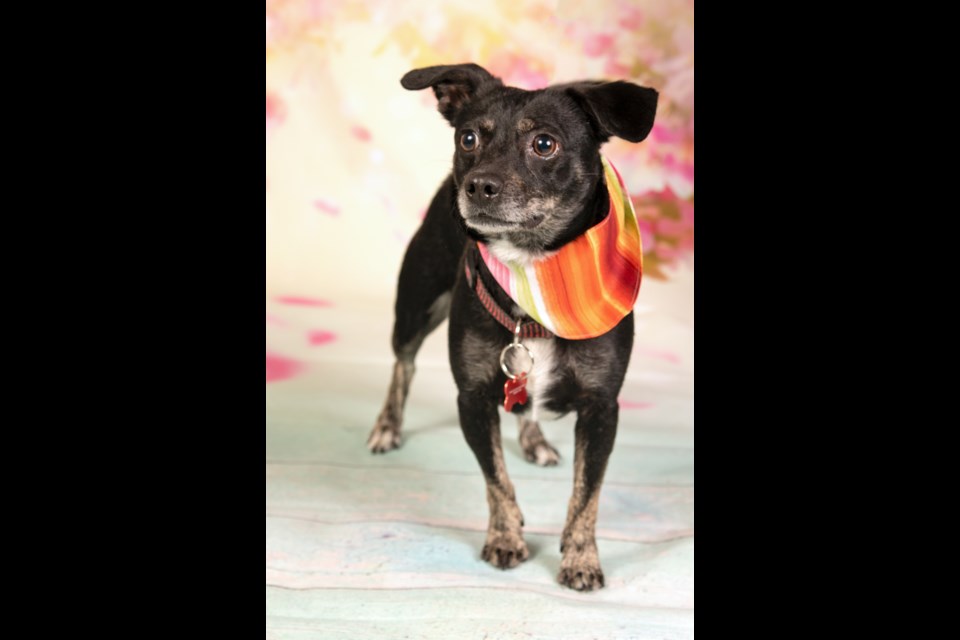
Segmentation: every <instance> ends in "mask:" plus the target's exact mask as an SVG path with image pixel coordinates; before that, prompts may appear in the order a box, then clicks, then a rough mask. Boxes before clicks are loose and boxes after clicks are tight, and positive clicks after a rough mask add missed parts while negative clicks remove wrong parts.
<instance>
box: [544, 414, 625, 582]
mask: <svg viewBox="0 0 960 640" xmlns="http://www.w3.org/2000/svg"><path fill="white" fill-rule="evenodd" d="M618 411H619V408H618V406H617V400H616V398H612V399H609V398H608V399H596V400H592V401H591V402H589V403H588V404H586V405H585V406H583V407H582V408H580V409H579V410H578V412H577V426H576V451H575V452H574V460H573V469H574V476H573V496H571V498H570V506H569V508H568V511H567V524H566V526H565V527H564V529H563V537H562V539H561V542H560V551H561V552H562V553H563V560H562V561H561V562H560V575H558V576H557V580H558V581H559V582H560V584H562V585H564V586H565V587H570V588H571V589H577V590H578V591H592V590H593V589H599V588H601V587H602V586H603V570H601V568H600V557H599V556H598V555H597V540H596V527H597V506H598V504H599V501H600V484H601V483H602V482H603V474H604V472H605V471H606V468H607V459H608V458H609V457H610V452H611V451H612V450H613V441H614V439H615V438H616V435H617V418H618Z"/></svg>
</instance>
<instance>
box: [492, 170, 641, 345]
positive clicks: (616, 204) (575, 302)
mask: <svg viewBox="0 0 960 640" xmlns="http://www.w3.org/2000/svg"><path fill="white" fill-rule="evenodd" d="M601 160H602V161H603V169H604V176H605V178H606V183H607V189H608V191H609V192H610V213H609V214H608V215H607V217H606V218H604V219H603V220H601V221H600V223H599V224H597V225H595V226H593V227H591V228H590V229H588V230H587V232H586V233H585V234H583V235H582V236H579V237H577V238H576V239H575V240H573V241H572V242H570V243H568V244H566V245H564V246H563V247H561V248H560V250H559V251H557V252H556V253H555V254H553V255H552V256H550V257H547V258H544V259H543V260H537V261H535V262H531V263H528V264H520V263H517V262H508V263H506V264H504V263H502V262H500V261H499V260H497V259H496V258H495V257H493V255H492V254H491V253H490V252H489V251H488V250H487V247H486V246H485V245H484V244H483V243H477V244H478V246H479V247H480V255H481V257H482V258H483V261H484V263H485V264H486V265H487V268H488V269H489V270H490V273H491V274H493V277H494V279H496V281H497V282H498V283H499V284H500V286H501V287H503V290H504V291H506V292H507V293H509V294H510V297H511V298H513V300H514V302H516V303H517V304H518V305H519V306H520V308H521V309H523V310H524V311H526V312H527V314H529V315H530V317H532V318H533V319H534V320H536V321H537V322H539V323H540V324H542V325H543V326H544V327H546V328H547V329H549V330H550V331H552V332H553V333H555V334H556V335H558V336H560V337H561V338H567V339H568V340H582V339H584V338H595V337H597V336H600V335H603V334H605V333H606V332H608V331H610V330H611V329H613V328H614V327H615V326H617V324H618V323H619V322H620V321H621V320H623V318H624V317H626V315H627V314H628V313H630V311H632V310H633V303H634V302H636V300H637V293H638V292H639V291H640V278H641V276H642V274H643V251H642V249H641V247H640V229H639V227H638V226H637V215H636V213H634V211H633V205H632V204H631V202H630V196H629V195H628V194H627V189H626V187H624V185H623V179H621V178H620V174H619V173H618V172H617V170H616V169H615V168H614V167H613V165H612V164H610V162H609V161H608V160H607V159H606V158H603V157H601Z"/></svg>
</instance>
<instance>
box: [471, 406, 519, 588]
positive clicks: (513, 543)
mask: <svg viewBox="0 0 960 640" xmlns="http://www.w3.org/2000/svg"><path fill="white" fill-rule="evenodd" d="M457 405H458V407H459V410H460V426H461V427H462V428H463V434H464V436H465V437H466V439H467V443H468V444H469V445H470V448H471V449H473V454H474V455H475V456H476V457H477V462H479V463H480V469H481V471H483V477H484V479H485V480H486V481H487V502H488V503H489V505H490V523H489V525H488V527H487V541H486V544H485V545H484V546H483V553H482V554H481V556H482V557H483V559H484V560H486V561H487V562H489V563H490V564H492V565H493V566H495V567H499V568H500V569H512V568H513V567H516V566H517V565H519V564H520V563H521V562H523V561H524V560H526V559H527V558H528V557H529V556H530V552H529V551H528V550H527V543H526V542H524V540H523V531H522V527H523V514H521V513H520V507H519V506H517V500H516V497H515V495H514V491H513V483H512V482H510V478H509V477H508V476H507V469H506V467H505V466H504V464H503V450H502V449H501V446H500V416H499V414H498V413H497V405H496V404H495V403H493V402H491V401H490V399H489V398H486V397H484V395H482V394H478V393H469V392H464V391H461V392H460V394H459V396H458V397H457Z"/></svg>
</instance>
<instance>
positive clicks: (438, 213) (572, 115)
mask: <svg viewBox="0 0 960 640" xmlns="http://www.w3.org/2000/svg"><path fill="white" fill-rule="evenodd" d="M401 84H402V85H403V86H404V88H406V89H411V90H419V89H425V88H427V87H432V88H433V91H434V93H435V94H436V96H437V98H438V100H439V104H438V109H439V111H440V113H441V114H443V116H444V117H445V118H446V119H447V120H448V121H449V122H450V124H452V125H453V127H454V129H455V131H456V133H455V138H454V142H455V145H456V151H455V154H454V158H453V173H452V175H450V176H449V177H448V178H447V180H446V181H445V182H444V183H443V185H442V186H441V187H440V190H439V191H438V192H437V194H436V196H434V198H433V202H432V203H431V205H430V209H429V211H428V212H427V215H426V218H425V219H424V221H423V224H422V226H421V227H420V229H419V230H418V231H417V233H416V235H415V236H414V237H413V240H412V241H411V242H410V246H409V247H408V249H407V252H406V255H405V257H404V259H403V267H402V268H401V271H400V279H399V284H398V290H397V301H396V320H395V324H394V327H393V350H394V353H395V354H396V357H397V361H396V365H395V366H394V372H393V380H392V382H391V384H390V390H389V392H388V395H387V400H386V404H385V406H384V408H383V411H382V413H381V414H380V417H379V418H378V420H377V424H376V426H375V427H374V429H373V432H372V433H371V434H370V438H369V441H368V446H369V448H370V449H371V451H373V452H375V453H383V452H386V451H389V450H391V449H394V448H396V447H398V446H399V445H400V426H401V422H402V418H403V407H404V403H405V401H406V397H407V391H408V389H409V385H410V380H411V378H412V377H413V373H414V358H415V356H416V354H417V351H418V350H419V348H420V345H421V344H422V343H423V340H424V338H425V337H426V336H427V335H428V334H429V333H430V332H431V331H433V329H435V328H436V327H437V326H438V325H439V324H440V323H441V322H442V321H443V320H444V319H445V318H447V317H448V315H449V318H450V329H449V338H450V342H449V351H450V364H451V367H452V369H453V375H454V378H455V380H456V383H457V388H458V389H459V396H458V398H457V405H458V408H459V412H460V425H461V427H462V429H463V433H464V436H465V437H466V440H467V442H468V443H469V445H470V447H471V449H473V452H474V454H475V455H476V457H477V461H478V462H479V463H480V468H481V470H482V471H483V475H484V477H485V479H486V482H487V499H488V502H489V506H490V522H489V528H488V532H487V540H486V545H485V546H484V548H483V553H482V556H483V558H484V559H485V560H487V561H488V562H490V563H491V564H493V565H494V566H496V567H500V568H502V569H506V568H511V567H515V566H517V565H518V564H519V563H520V562H522V561H524V560H526V559H527V557H528V555H529V552H528V550H527V545H526V543H525V542H524V539H523V533H522V531H521V528H522V526H523V516H522V515H521V513H520V508H519V507H518V506H517V502H516V499H515V497H514V489H513V484H512V483H511V482H510V479H509V478H508V477H507V472H506V469H505V466H504V462H503V453H502V451H501V446H500V417H499V414H498V411H497V407H498V405H500V404H502V403H504V394H505V387H504V385H505V382H506V381H507V376H506V372H507V371H509V372H510V373H511V375H515V374H517V373H518V372H519V373H524V372H526V369H525V367H526V368H530V367H532V370H530V371H529V372H528V375H529V377H528V378H525V379H521V384H520V385H519V386H521V387H522V386H523V385H522V383H523V382H526V386H527V389H528V390H529V399H528V401H527V402H526V403H524V404H519V403H518V404H515V405H514V406H513V407H512V412H513V413H516V414H518V417H519V424H520V443H521V446H522V448H523V451H524V454H525V456H526V458H527V459H528V460H530V461H532V462H536V463H537V464H541V465H550V464H556V462H557V460H558V455H557V452H556V450H555V449H554V448H553V447H552V446H551V445H550V444H549V443H548V442H547V441H546V439H545V438H544V437H543V434H542V433H541V431H540V426H539V424H538V420H539V419H540V418H543V417H545V416H546V414H547V413H550V414H565V413H567V412H569V411H571V410H575V411H576V412H577V423H576V453H575V459H574V473H575V482H574V491H573V496H572V497H571V499H570V504H569V511H568V515H567V522H566V526H565V528H564V531H563V538H562V541H561V547H560V548H561V551H562V553H563V560H562V563H561V567H560V573H559V576H558V580H559V581H560V583H561V584H563V585H565V586H568V587H571V588H573V589H579V590H591V589H597V588H600V587H602V586H603V584H604V579H603V572H602V570H601V569H600V560H599V557H598V555H597V546H596V539H595V533H594V532H595V528H596V519H597V505H598V500H599V492H600V484H601V482H602V480H603V475H604V471H605V469H606V465H607V459H608V457H609V455H610V452H611V450H612V449H613V442H614V438H615V435H616V431H617V417H618V404H617V396H618V394H619V392H620V387H621V385H622V384H623V378H624V374H625V372H626V369H627V364H628V361H629V358H630V350H631V347H632V345H633V333H634V329H633V313H632V311H630V312H629V313H627V315H626V316H625V317H623V318H622V320H620V321H619V324H616V326H614V327H613V328H612V329H610V330H609V331H607V332H606V333H604V334H603V335H599V336H597V337H591V338H587V339H581V340H567V339H564V338H560V337H556V336H554V335H552V334H551V333H550V332H548V331H546V330H545V329H543V327H541V326H540V324H538V323H536V322H534V321H533V320H532V319H531V318H530V317H529V316H527V315H525V313H524V312H523V310H522V309H521V308H520V307H519V306H517V304H516V303H515V302H514V301H513V300H512V299H511V298H510V296H509V295H508V293H507V292H505V291H504V290H503V288H502V287H501V286H499V285H498V283H497V281H496V280H495V279H494V277H493V275H492V274H491V272H490V270H489V269H488V268H487V267H486V265H485V264H484V261H483V260H482V259H480V258H479V256H478V254H479V250H478V248H477V243H482V244H483V245H484V246H485V250H488V251H489V252H491V253H492V254H493V255H495V256H496V257H498V258H499V259H500V260H501V261H504V262H506V261H514V262H524V261H526V262H529V261H531V260H538V259H540V258H544V257H547V256H550V255H551V254H553V253H554V252H556V251H557V250H559V249H560V248H561V247H563V246H564V245H566V244H567V243H569V242H571V241H573V240H574V239H576V238H577V237H579V236H581V235H582V234H584V233H585V232H586V231H587V230H588V229H590V228H591V227H592V226H594V225H596V224H598V223H599V222H600V221H602V220H603V219H604V218H605V217H606V216H607V215H608V212H609V211H610V207H611V202H610V200H611V197H610V195H609V193H608V189H607V186H606V183H605V178H604V169H603V166H602V163H601V157H600V151H599V150H600V145H601V144H603V143H604V142H605V141H607V140H608V139H609V138H610V137H611V136H618V137H620V138H623V139H626V140H629V141H631V142H639V141H640V140H643V139H644V138H645V137H646V136H647V134H648V133H649V132H650V129H651V127H652V126H653V119H654V114H655V112H656V104H657V92H656V91H654V90H653V89H648V88H643V87H639V86H636V85H633V84H630V83H627V82H579V83H571V84H565V85H557V86H553V87H549V88H547V89H543V90H539V91H525V90H522V89H517V88H514V87H505V86H503V83H502V82H501V81H500V80H499V79H497V78H495V77H493V76H492V75H490V74H489V73H488V72H487V71H486V70H484V69H483V68H481V67H479V66H477V65H474V64H460V65H450V66H436V67H428V68H425V69H416V70H414V71H411V72H409V73H407V74H406V75H405V76H404V77H403V79H402V80H401ZM638 246H639V241H638ZM638 283H639V281H638ZM631 307H632V303H631ZM508 316H509V317H508ZM518 323H519V335H518V337H517V339H516V342H517V343H519V344H520V345H522V347H517V348H514V349H507V350H505V351H506V352H507V353H506V354H505V361H504V362H503V364H501V357H502V355H504V354H501V351H502V350H504V347H506V346H507V345H510V344H511V343H512V342H514V335H513V332H512V331H511V329H514V328H515V326H518ZM523 347H526V348H527V349H529V352H530V353H532V360H533V362H532V364H531V363H529V358H525V357H524V356H525V351H526V350H525V349H523ZM514 391H517V389H515V388H514V389H513V391H511V393H513V392H514ZM523 391H524V389H522V388H521V389H519V393H518V395H520V396H522V394H523ZM508 395H509V394H508ZM521 400H522V398H521ZM508 404H509V403H508Z"/></svg>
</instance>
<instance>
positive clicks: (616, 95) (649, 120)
mask: <svg viewBox="0 0 960 640" xmlns="http://www.w3.org/2000/svg"><path fill="white" fill-rule="evenodd" d="M564 88H565V89H566V91H567V93H568V94H570V95H571V96H572V97H573V99H574V100H576V101H577V102H578V103H579V104H580V107H581V108H582V109H583V110H584V111H585V112H586V113H587V116H588V117H589V118H590V122H591V123H592V124H593V126H594V128H595V129H596V131H597V135H598V137H599V138H600V139H601V140H602V141H604V142H605V141H606V140H608V139H609V138H610V136H617V137H618V138H623V139H624V140H629V141H630V142H640V141H641V140H643V139H644V138H646V137H647V135H648V134H649V133H650V129H652V128H653V118H654V116H655V115H656V113H657V95H658V94H657V92H656V90H655V89H649V88H647V87H641V86H638V85H635V84H632V83H630V82H623V81H622V80H617V81H616V82H576V83H573V84H569V85H565V86H564Z"/></svg>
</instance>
